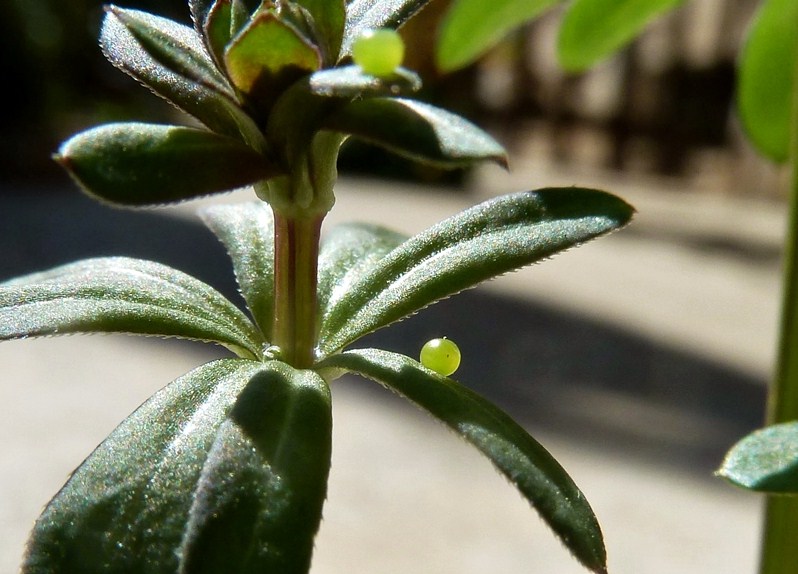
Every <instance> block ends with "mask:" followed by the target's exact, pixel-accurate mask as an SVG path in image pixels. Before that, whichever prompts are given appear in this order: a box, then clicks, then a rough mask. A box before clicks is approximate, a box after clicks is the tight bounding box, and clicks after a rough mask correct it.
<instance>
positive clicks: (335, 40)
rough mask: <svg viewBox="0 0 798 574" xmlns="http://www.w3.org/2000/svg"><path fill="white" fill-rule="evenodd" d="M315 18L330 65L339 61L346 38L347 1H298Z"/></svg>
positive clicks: (325, 58)
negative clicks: (339, 54) (339, 53)
mask: <svg viewBox="0 0 798 574" xmlns="http://www.w3.org/2000/svg"><path fill="white" fill-rule="evenodd" d="M296 3H297V4H299V5H300V6H302V7H303V8H305V9H306V10H307V11H308V12H309V13H310V15H311V17H312V18H313V25H314V28H315V29H316V33H317V34H318V36H319V40H320V44H321V47H322V51H323V53H324V54H325V57H324V61H325V62H327V63H328V64H329V65H333V64H335V62H337V61H338V52H340V50H341V42H342V40H343V37H344V24H345V22H346V2H345V0H296Z"/></svg>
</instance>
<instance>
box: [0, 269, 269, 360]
mask: <svg viewBox="0 0 798 574" xmlns="http://www.w3.org/2000/svg"><path fill="white" fill-rule="evenodd" d="M96 332H103V333H129V334H137V335H158V336H163V337H180V338H184V339H195V340H199V341H209V342H214V343H218V344H220V345H223V346H225V347H227V348H229V349H230V350H232V351H233V352H235V353H236V354H238V355H240V356H242V357H253V356H260V354H261V347H262V345H263V340H262V338H261V336H260V334H258V332H257V331H256V329H255V328H254V326H253V325H252V323H250V321H249V320H248V319H247V318H246V316H245V315H244V314H243V313H242V312H241V311H239V310H238V308H236V307H235V306H234V305H233V304H232V303H231V302H230V301H228V300H227V299H226V298H225V297H224V296H223V295H222V294H221V293H219V292H218V291H216V290H215V289H213V288H212V287H209V286H208V285H206V284H205V283H203V282H201V281H199V280H198V279H195V278H193V277H191V276H189V275H186V274H184V273H181V272H180V271H177V270H176V269H173V268H171V267H167V266H165V265H160V264H158V263H153V262H150V261H142V260H139V259H128V258H125V257H107V258H99V259H87V260H84V261H79V262H77V263H71V264H68V265H64V266H61V267H56V268H55V269H52V270H50V271H45V272H42V273H34V274H32V275H26V276H23V277H20V278H18V279H14V280H12V281H8V282H6V283H0V340H8V339H17V338H20V337H37V336H42V335H66V334H70V333H96Z"/></svg>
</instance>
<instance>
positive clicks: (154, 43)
mask: <svg viewBox="0 0 798 574" xmlns="http://www.w3.org/2000/svg"><path fill="white" fill-rule="evenodd" d="M107 11H108V13H109V17H113V18H117V19H119V21H120V22H121V23H122V25H124V26H125V27H126V28H127V29H128V31H129V32H130V33H131V34H132V35H133V37H134V38H135V39H136V40H137V41H138V43H139V44H140V45H141V47H142V48H144V50H146V52H147V53H148V54H149V55H150V56H151V57H152V58H153V59H154V60H155V61H156V62H158V63H159V64H161V65H163V66H165V67H166V68H167V69H169V70H171V71H172V72H175V73H177V74H180V75H181V76H183V77H185V78H186V79H188V80H191V81H193V82H197V83H198V84H201V85H203V86H205V87H207V88H210V89H212V90H216V91H217V92H219V93H221V94H224V95H226V96H228V97H229V98H230V99H233V98H234V95H233V92H232V90H231V89H230V86H229V85H228V84H227V81H226V80H225V78H224V76H223V75H222V74H220V73H219V70H217V69H216V65H215V64H214V62H213V61H212V60H211V59H210V58H209V57H208V54H207V53H206V51H205V50H204V49H203V48H202V45H201V44H199V43H198V42H194V41H189V42H187V41H185V37H186V36H187V35H190V34H191V35H192V37H193V34H194V32H193V31H192V30H191V29H190V28H188V27H184V28H181V33H180V34H173V33H171V32H170V31H171V29H172V28H174V26H170V27H169V28H164V27H162V26H158V24H159V22H158V21H157V20H155V19H154V18H153V16H152V15H151V14H148V13H146V12H140V11H138V10H123V9H122V8H117V7H116V6H109V7H108V8H107Z"/></svg>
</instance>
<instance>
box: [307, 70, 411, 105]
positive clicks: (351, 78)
mask: <svg viewBox="0 0 798 574" xmlns="http://www.w3.org/2000/svg"><path fill="white" fill-rule="evenodd" d="M309 85H310V91H311V92H312V93H314V94H316V95H318V96H325V97H336V98H355V97H360V96H376V95H397V94H402V93H408V92H416V91H418V90H419V89H421V78H419V77H418V74H416V73H415V72H412V71H411V70H408V69H406V68H397V70H396V72H395V74H394V75H392V76H390V77H388V78H380V77H377V76H372V75H370V74H366V73H364V72H363V70H362V69H361V68H360V66H343V67H341V68H331V69H328V70H319V71H318V72H315V73H314V74H313V75H311V76H310V81H309Z"/></svg>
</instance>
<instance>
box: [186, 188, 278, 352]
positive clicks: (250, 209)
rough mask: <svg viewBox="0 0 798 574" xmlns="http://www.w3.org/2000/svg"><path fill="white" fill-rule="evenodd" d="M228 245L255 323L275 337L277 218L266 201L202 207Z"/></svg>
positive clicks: (212, 226) (269, 338) (263, 331)
mask: <svg viewBox="0 0 798 574" xmlns="http://www.w3.org/2000/svg"><path fill="white" fill-rule="evenodd" d="M200 215H201V217H202V219H203V220H204V221H205V224H206V225H207V226H208V227H209V228H210V229H211V230H212V231H213V232H214V233H215V234H216V236H217V237H218V238H219V239H220V240H221V242H222V243H223V244H224V246H225V248H227V252H228V253H229V254H230V258H231V259H232V260H233V269H234V271H235V275H236V280H237V281H238V285H239V287H240V288H241V294H242V295H243V296H244V300H245V301H246V302H247V307H249V310H250V311H251V312H252V316H253V318H254V319H255V323H256V324H257V325H258V327H260V330H261V332H262V333H263V334H264V336H265V337H266V339H267V340H271V331H272V322H273V320H274V218H273V217H272V212H271V209H269V207H268V206H267V205H266V204H264V203H263V202H251V203H243V204H234V205H213V206H210V207H207V208H205V209H203V210H202V211H200Z"/></svg>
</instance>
